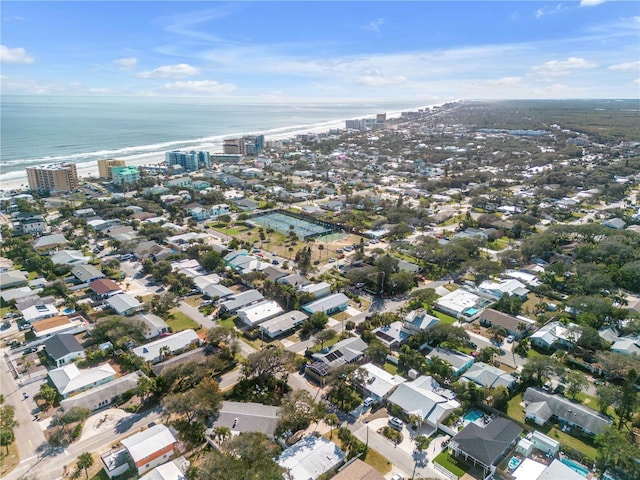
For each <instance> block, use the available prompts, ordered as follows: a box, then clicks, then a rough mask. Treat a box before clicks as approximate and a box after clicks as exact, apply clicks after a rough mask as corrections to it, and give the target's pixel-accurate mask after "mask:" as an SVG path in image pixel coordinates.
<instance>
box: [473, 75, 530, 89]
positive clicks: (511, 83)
mask: <svg viewBox="0 0 640 480" xmlns="http://www.w3.org/2000/svg"><path fill="white" fill-rule="evenodd" d="M482 83H484V84H485V85H490V86H494V87H519V86H520V85H522V77H502V78H494V79H489V80H485V81H484V82H482Z"/></svg>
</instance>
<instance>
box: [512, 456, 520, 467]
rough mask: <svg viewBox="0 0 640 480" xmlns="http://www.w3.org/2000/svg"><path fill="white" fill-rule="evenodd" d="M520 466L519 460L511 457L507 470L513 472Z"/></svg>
mask: <svg viewBox="0 0 640 480" xmlns="http://www.w3.org/2000/svg"><path fill="white" fill-rule="evenodd" d="M518 465H520V459H519V458H518V457H511V459H510V460H509V470H515V469H516V468H517V467H518Z"/></svg>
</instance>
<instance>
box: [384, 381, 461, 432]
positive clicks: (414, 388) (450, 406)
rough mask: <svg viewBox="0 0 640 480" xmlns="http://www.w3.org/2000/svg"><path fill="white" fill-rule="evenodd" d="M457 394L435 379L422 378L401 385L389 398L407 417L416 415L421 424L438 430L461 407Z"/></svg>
mask: <svg viewBox="0 0 640 480" xmlns="http://www.w3.org/2000/svg"><path fill="white" fill-rule="evenodd" d="M455 398H456V394H455V393H453V392H452V391H450V390H447V389H444V388H441V387H440V385H439V384H438V382H436V381H435V380H434V379H433V377H430V376H421V377H418V378H417V379H415V380H414V381H412V382H405V383H402V384H400V385H399V386H398V387H397V388H396V389H395V390H394V392H393V393H392V394H391V396H390V397H389V399H388V401H389V403H392V404H394V405H397V406H398V407H400V408H401V409H402V411H403V412H404V413H405V414H406V415H407V416H411V415H415V416H417V417H419V418H420V421H421V423H423V424H425V423H426V424H427V425H428V426H430V427H432V428H434V429H437V428H438V427H439V425H440V424H441V423H442V422H444V421H445V420H446V419H447V417H449V415H451V413H452V412H453V411H454V410H455V409H456V408H459V407H460V402H458V401H457V400H456V399H455Z"/></svg>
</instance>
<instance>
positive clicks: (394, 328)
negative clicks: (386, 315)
mask: <svg viewBox="0 0 640 480" xmlns="http://www.w3.org/2000/svg"><path fill="white" fill-rule="evenodd" d="M371 333H373V334H374V335H375V336H376V338H377V339H378V340H380V341H381V342H382V343H384V344H385V345H386V346H387V347H389V348H399V347H400V345H402V344H403V343H404V342H405V341H406V340H407V339H408V338H409V337H410V336H411V335H413V334H414V333H415V332H412V331H411V330H408V329H407V328H405V326H404V323H403V322H393V323H391V324H389V325H382V326H381V327H378V328H375V329H374V330H373V331H372V332H371Z"/></svg>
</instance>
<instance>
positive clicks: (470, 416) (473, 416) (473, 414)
mask: <svg viewBox="0 0 640 480" xmlns="http://www.w3.org/2000/svg"><path fill="white" fill-rule="evenodd" d="M483 415H484V413H482V412H481V411H480V410H475V409H473V410H470V411H469V412H467V414H466V415H465V416H464V417H463V418H464V419H465V420H469V421H470V422H475V421H476V420H477V419H479V418H482V416H483Z"/></svg>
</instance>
